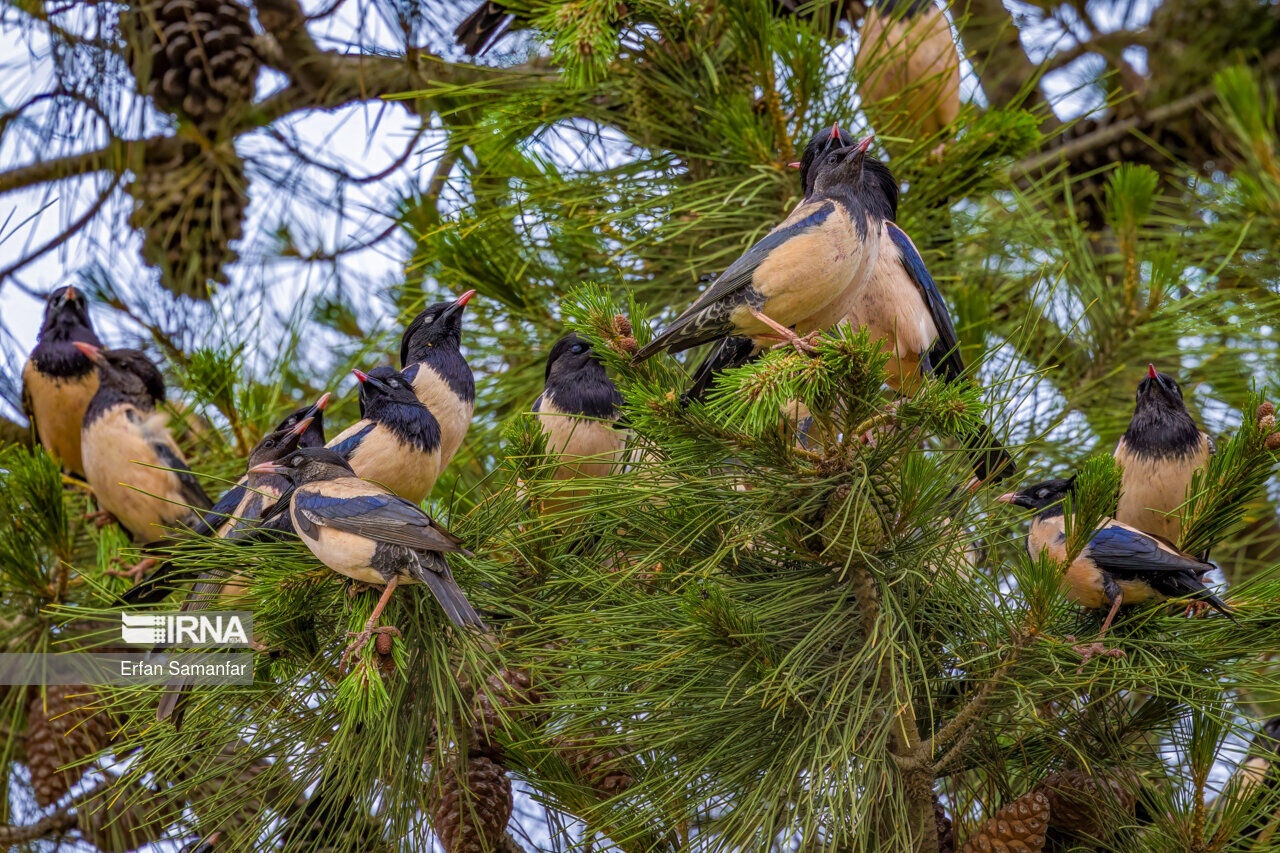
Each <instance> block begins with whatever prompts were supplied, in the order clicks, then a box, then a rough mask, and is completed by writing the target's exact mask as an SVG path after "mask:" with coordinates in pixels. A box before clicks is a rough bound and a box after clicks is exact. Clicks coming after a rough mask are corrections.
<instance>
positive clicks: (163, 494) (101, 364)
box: [75, 341, 212, 581]
mask: <svg viewBox="0 0 1280 853" xmlns="http://www.w3.org/2000/svg"><path fill="white" fill-rule="evenodd" d="M75 346H76V347H77V348H78V349H79V350H80V351H81V352H82V353H84V355H85V357H86V358H88V359H89V360H90V361H92V362H93V364H94V366H95V367H96V368H97V371H98V390H97V392H95V393H94V395H93V399H92V400H90V401H89V407H88V409H86V411H85V414H84V422H83V424H82V425H81V430H80V448H81V457H82V460H83V462H84V473H85V478H86V479H87V480H88V482H89V486H90V488H92V489H93V492H94V495H95V496H96V497H97V499H98V504H99V506H101V508H102V509H103V511H104V512H107V513H110V514H111V516H113V517H114V518H115V519H116V520H117V521H118V522H119V523H120V525H121V526H122V527H124V529H125V530H126V531H128V533H129V535H130V537H131V538H132V539H133V541H134V542H136V543H139V544H143V545H146V544H150V543H154V542H159V541H160V540H162V539H164V538H165V537H166V536H168V530H167V529H166V528H171V527H173V526H175V525H179V524H185V525H188V526H190V525H191V524H194V523H195V522H196V519H197V517H198V516H197V513H198V512H199V511H201V510H207V509H209V507H210V506H211V505H212V504H211V502H210V500H209V497H208V495H206V494H205V492H204V489H203V488H201V487H200V483H199V482H198V481H197V480H196V478H195V475H194V474H192V473H191V469H190V468H189V467H187V461H186V459H185V458H183V455H182V451H181V450H179V449H178V445H177V442H175V441H174V440H173V436H172V435H171V434H170V433H169V429H168V426H167V420H168V419H167V417H166V416H165V414H164V413H163V412H160V411H158V410H157V408H156V406H157V404H158V403H161V402H163V401H164V396H165V386H164V378H163V377H162V376H161V375H160V371H159V369H158V368H156V366H155V365H154V364H152V363H151V361H150V360H149V359H148V358H147V357H146V356H145V355H143V354H142V353H141V352H139V351H138V350H133V349H114V350H104V349H102V348H101V347H99V346H95V345H93V344H88V343H84V342H82V341H76V342H75ZM154 562H155V561H154V560H150V559H148V560H143V561H142V562H141V563H139V564H138V565H137V566H135V567H134V568H133V570H131V572H130V575H131V576H134V580H135V581H136V580H139V579H140V578H141V574H142V572H144V571H145V570H146V569H147V568H150V566H151V565H153V564H154Z"/></svg>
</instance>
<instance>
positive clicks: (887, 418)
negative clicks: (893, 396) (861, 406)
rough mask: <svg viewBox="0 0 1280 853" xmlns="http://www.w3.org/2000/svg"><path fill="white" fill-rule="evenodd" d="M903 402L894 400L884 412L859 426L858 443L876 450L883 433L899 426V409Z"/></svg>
mask: <svg viewBox="0 0 1280 853" xmlns="http://www.w3.org/2000/svg"><path fill="white" fill-rule="evenodd" d="M900 405H901V401H899V400H894V401H893V402H892V403H890V404H889V405H887V406H885V407H884V411H883V412H880V413H879V414H877V415H874V416H872V417H870V418H868V419H867V420H865V421H863V422H862V423H860V424H858V429H857V434H858V441H860V442H862V443H863V444H865V445H866V446H867V447H871V448H874V447H875V446H876V445H877V444H878V443H879V440H880V435H881V434H882V433H887V432H889V431H891V430H893V429H896V428H897V426H898V407H899V406H900Z"/></svg>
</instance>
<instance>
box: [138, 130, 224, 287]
mask: <svg viewBox="0 0 1280 853" xmlns="http://www.w3.org/2000/svg"><path fill="white" fill-rule="evenodd" d="M245 186H246V184H245V175H244V162H243V161H242V160H241V159H240V158H239V157H238V156H237V155H236V152H235V149H234V148H232V147H231V146H230V145H221V146H217V147H214V148H209V149H206V148H204V147H202V146H200V145H198V144H196V143H186V144H184V145H182V146H181V149H180V150H179V152H178V153H176V154H175V155H174V156H173V157H172V158H169V159H168V160H165V161H157V162H152V161H148V162H147V163H146V164H145V165H144V167H143V169H142V171H141V173H140V174H139V175H138V177H137V179H136V180H134V181H133V183H131V184H129V186H128V187H127V190H128V192H129V195H131V196H133V212H132V213H131V214H130V216H129V224H130V225H132V226H133V227H134V228H137V229H138V230H140V231H141V232H142V256H143V258H145V259H146V261H147V262H148V263H150V264H151V265H153V266H155V267H157V268H159V270H160V280H161V283H162V284H163V285H164V286H165V287H166V288H167V289H169V290H171V291H173V292H174V293H177V294H181V295H186V296H192V297H195V298H196V299H208V298H209V283H210V281H213V282H216V283H219V284H225V283H226V281H227V275H226V271H225V267H226V266H227V265H228V264H230V263H231V262H232V261H234V260H236V258H237V253H236V252H235V250H234V249H232V248H231V246H230V244H231V242H232V241H233V240H238V239H240V237H241V236H242V234H243V223H244V216H245V208H246V206H247V205H248V199H247V198H246V197H245V194H244V189H245Z"/></svg>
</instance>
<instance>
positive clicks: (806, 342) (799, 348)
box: [751, 308, 822, 355]
mask: <svg viewBox="0 0 1280 853" xmlns="http://www.w3.org/2000/svg"><path fill="white" fill-rule="evenodd" d="M751 316H752V317H755V318H756V319H757V320H759V321H760V322H761V323H763V324H764V325H766V326H768V327H769V328H770V329H773V335H772V337H776V338H777V339H778V340H779V341H780V343H777V344H774V345H773V346H772V347H771V349H777V348H778V347H785V346H791V347H795V350H796V352H798V353H800V354H801V355H804V354H806V353H807V354H809V355H815V354H816V353H817V352H818V348H817V347H816V346H814V344H815V343H817V341H818V338H819V337H821V336H822V332H819V331H812V332H810V333H809V334H807V335H805V336H804V337H800V336H799V335H797V334H796V333H795V330H794V329H788V328H787V327H786V326H784V325H782V324H781V323H779V322H778V321H777V320H775V319H773V318H772V317H770V316H769V315H768V314H766V313H764V312H763V311H761V310H759V309H757V308H752V309H751Z"/></svg>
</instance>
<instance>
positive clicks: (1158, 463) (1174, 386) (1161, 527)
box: [1115, 364, 1215, 542]
mask: <svg viewBox="0 0 1280 853" xmlns="http://www.w3.org/2000/svg"><path fill="white" fill-rule="evenodd" d="M1214 450H1215V448H1214V444H1213V439H1212V438H1210V437H1209V435H1208V433H1205V432H1203V431H1202V430H1201V429H1200V427H1198V426H1197V425H1196V422H1195V420H1194V419H1193V418H1192V417H1191V414H1190V413H1189V412H1187V407H1186V405H1185V404H1184V403H1183V401H1182V389H1181V388H1180V387H1178V383H1177V382H1175V381H1174V379H1173V377H1172V376H1170V375H1169V374H1167V373H1160V372H1159V371H1157V370H1156V368H1155V365H1153V364H1148V365H1147V375H1146V376H1145V377H1143V379H1142V381H1141V382H1139V383H1138V394H1137V403H1136V405H1135V406H1134V408H1133V418H1132V419H1131V420H1130V421H1129V428H1128V429H1127V430H1125V433H1124V435H1123V436H1121V438H1120V442H1119V443H1118V444H1117V445H1116V451H1115V460H1116V462H1118V463H1120V468H1121V479H1120V504H1119V506H1118V507H1117V508H1116V518H1117V519H1119V520H1120V521H1123V522H1124V523H1125V524H1131V525H1133V526H1134V527H1136V528H1138V529H1139V530H1145V531H1146V532H1148V533H1154V534H1156V535H1157V536H1163V537H1164V538H1165V539H1168V540H1169V541H1170V542H1177V541H1178V537H1179V535H1180V534H1181V533H1182V517H1181V515H1180V513H1179V509H1180V508H1181V506H1182V504H1183V503H1185V502H1186V500H1187V499H1188V498H1189V497H1190V495H1189V494H1188V491H1189V490H1190V488H1191V478H1192V477H1193V476H1194V475H1195V473H1196V471H1198V470H1200V469H1201V468H1203V467H1204V465H1205V463H1206V462H1208V461H1209V457H1210V456H1212V455H1213V453H1214Z"/></svg>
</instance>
